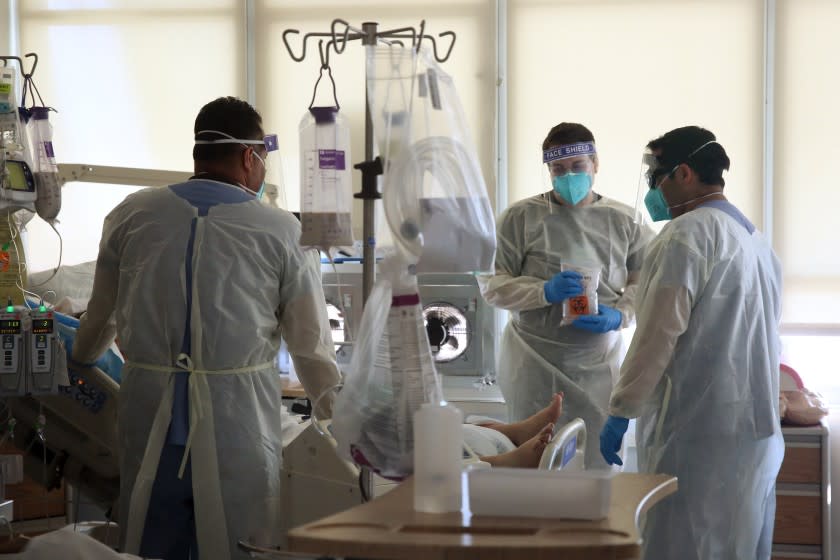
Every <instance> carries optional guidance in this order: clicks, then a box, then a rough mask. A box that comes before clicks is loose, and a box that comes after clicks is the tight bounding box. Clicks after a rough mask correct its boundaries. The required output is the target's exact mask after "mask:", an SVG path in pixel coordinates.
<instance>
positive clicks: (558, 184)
mask: <svg viewBox="0 0 840 560" xmlns="http://www.w3.org/2000/svg"><path fill="white" fill-rule="evenodd" d="M551 184H552V186H553V187H554V192H556V193H557V194H558V195H560V198H562V199H563V200H565V201H566V202H568V203H569V204H571V205H572V206H575V205H576V204H577V203H578V202H580V201H581V200H583V199H584V198H586V195H587V194H589V190H590V189H591V188H592V176H591V175H589V173H566V174H565V175H562V176H560V177H558V176H554V177H552V178H551Z"/></svg>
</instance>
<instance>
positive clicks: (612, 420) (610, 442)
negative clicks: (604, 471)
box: [601, 416, 630, 465]
mask: <svg viewBox="0 0 840 560" xmlns="http://www.w3.org/2000/svg"><path fill="white" fill-rule="evenodd" d="M629 423H630V420H628V419H627V418H622V417H621V416H610V417H609V418H607V423H606V424H604V428H603V429H602V430H601V455H603V456H604V460H605V461H606V462H607V463H608V464H610V465H623V464H624V463H622V462H621V457H619V456H618V450H619V449H621V440H622V439H624V432H626V431H627V425H628V424H629Z"/></svg>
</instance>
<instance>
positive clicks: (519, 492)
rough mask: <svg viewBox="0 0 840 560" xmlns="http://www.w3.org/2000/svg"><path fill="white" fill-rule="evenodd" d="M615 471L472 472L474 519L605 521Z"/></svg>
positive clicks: (470, 486) (522, 470) (495, 470)
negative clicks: (500, 517)
mask: <svg viewBox="0 0 840 560" xmlns="http://www.w3.org/2000/svg"><path fill="white" fill-rule="evenodd" d="M614 475H615V473H614V472H612V471H541V470H534V469H509V468H498V467H497V468H493V469H488V470H474V471H470V472H469V474H468V476H467V480H468V481H469V482H468V484H469V495H470V511H472V514H473V515H493V516H505V517H544V518H558V519H589V520H593V519H603V518H605V517H606V516H607V513H608V512H609V509H610V495H611V493H612V477H613V476H614Z"/></svg>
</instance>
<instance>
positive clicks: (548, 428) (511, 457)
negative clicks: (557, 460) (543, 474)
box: [481, 422, 554, 469]
mask: <svg viewBox="0 0 840 560" xmlns="http://www.w3.org/2000/svg"><path fill="white" fill-rule="evenodd" d="M553 433H554V423H553V422H552V423H551V424H546V425H545V426H543V428H542V429H541V430H540V431H539V432H538V433H537V434H536V435H535V436H534V437H532V438H531V439H529V440H528V441H526V442H525V443H523V444H522V445H520V446H519V447H517V448H516V449H514V450H513V451H508V452H507V453H502V454H501V455H493V456H491V457H481V460H482V461H486V462H488V463H490V464H491V465H493V466H494V467H515V468H524V469H535V468H537V467H538V466H539V465H540V458H541V457H542V454H543V451H545V446H546V445H548V442H549V441H550V440H551V435H552V434H553Z"/></svg>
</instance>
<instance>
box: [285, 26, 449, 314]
mask: <svg viewBox="0 0 840 560" xmlns="http://www.w3.org/2000/svg"><path fill="white" fill-rule="evenodd" d="M336 25H343V26H344V32H343V33H340V34H337V33H336ZM378 27H379V24H378V23H376V22H365V23H363V24H362V28H361V29H358V28H356V27H352V26H351V25H350V24H349V23H347V22H346V21H344V20H343V19H334V20H333V21H332V24H331V25H330V32H329V33H307V34H306V35H304V36H303V41H302V44H303V47H302V50H301V53H300V56H297V55H295V53H294V51H293V50H292V47H291V45H290V44H289V39H288V35H290V34H294V35H297V34H300V31H299V30H297V29H287V30H285V31H284V32H283V43H284V44H285V45H286V50H287V51H288V52H289V56H291V57H292V60H294V61H295V62H302V61H303V60H304V58H306V42H307V40H308V39H309V38H310V37H329V38H330V40H329V41H328V42H327V46H326V49H320V47H321V46H322V44H323V41H322V40H319V50H320V54H321V69H322V70H323V69H325V68H328V67H329V54H330V47H332V49H333V50H334V51H335V54H341V53H343V52H344V49H345V48H346V47H347V42H348V41H355V40H361V41H362V45H366V46H367V45H376V44H377V43H378V42H380V41H381V42H383V43H385V44H387V45H391V44H398V45H401V46H402V44H403V43H402V41H400V39H411V45H412V47H413V48H415V49H417V51H418V52H419V50H420V43H421V42H422V41H423V40H424V39H426V40H428V41H431V43H432V48H433V53H434V57H435V60H437V61H438V62H441V63H442V62H446V61H447V60H448V59H449V55H450V54H452V47H454V46H455V38H456V37H455V33H454V32H452V31H444V32H443V33H440V34H439V35H438V37H439V38H443V37H451V38H452V40H451V42H450V43H449V47H448V48H447V49H446V53H445V54H443V56H439V55H438V50H437V42H436V41H435V38H434V37H433V36H431V35H424V33H423V32H424V30H425V27H426V21H425V20H423V21H421V22H420V31H419V33H418V32H417V31H416V30H415V29H414V28H413V27H401V28H399V29H390V30H387V31H379V30H378ZM351 31H352V33H351ZM389 39H394V40H393V41H390V40H389ZM365 78H366V79H365V161H362V162H360V163H357V164H356V165H354V166H353V167H354V168H355V169H358V170H359V171H361V172H362V188H361V191H359V192H358V193H355V194H354V195H353V196H354V198H359V199H361V200H362V204H363V207H362V209H363V214H362V237H363V243H364V249H363V260H362V304H363V305H364V303H366V302H367V299H368V296H369V295H370V292H371V290H372V289H373V280H374V274H375V268H374V265H375V259H376V257H375V248H376V236H375V224H374V216H375V214H374V209H375V207H374V203H375V201H376V200H377V199H379V198H382V195H381V194H380V192H379V188H378V185H377V181H378V179H377V176H378V175H381V174H382V172H383V167H382V159H381V158H380V157H379V156H377V157H376V158H374V157H373V141H374V137H373V119H372V118H371V114H370V105H369V101H370V100H369V99H368V89H367V76H366V77H365Z"/></svg>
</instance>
